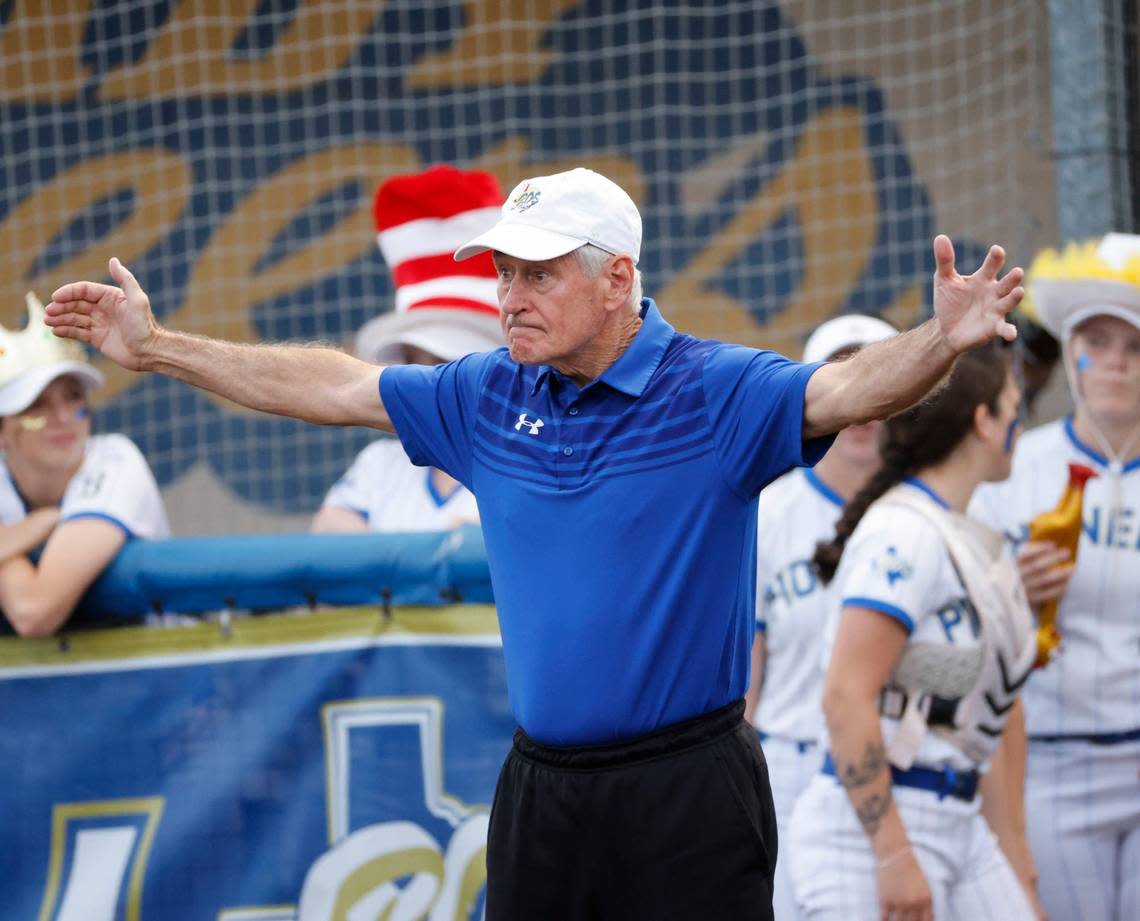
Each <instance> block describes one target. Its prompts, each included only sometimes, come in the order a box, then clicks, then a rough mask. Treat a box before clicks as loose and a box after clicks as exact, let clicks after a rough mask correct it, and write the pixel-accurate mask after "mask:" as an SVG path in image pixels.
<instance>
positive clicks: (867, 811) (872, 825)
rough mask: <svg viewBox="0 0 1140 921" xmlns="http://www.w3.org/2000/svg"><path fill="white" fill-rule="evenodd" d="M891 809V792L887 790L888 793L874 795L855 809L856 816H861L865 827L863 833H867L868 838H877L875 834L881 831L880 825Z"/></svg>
mask: <svg viewBox="0 0 1140 921" xmlns="http://www.w3.org/2000/svg"><path fill="white" fill-rule="evenodd" d="M890 808H891V790H890V787H888V788H887V792H886V793H873V794H871V795H870V796H868V797H867V798H866V799H865V800H863V802H862V803H860V804H859V805H858V806H856V807H855V814H856V815H857V816H859V821H860V823H862V825H863V831H865V832H866V833H867V837H868V838H873V837H875V832H877V831H878V830H879V825H880V823H881V822H882V821H883V816H885V815H886V814H887V810H888V809H890Z"/></svg>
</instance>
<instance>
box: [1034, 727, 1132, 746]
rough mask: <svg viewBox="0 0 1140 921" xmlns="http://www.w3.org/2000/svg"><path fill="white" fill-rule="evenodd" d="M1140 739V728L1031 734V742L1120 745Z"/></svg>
mask: <svg viewBox="0 0 1140 921" xmlns="http://www.w3.org/2000/svg"><path fill="white" fill-rule="evenodd" d="M1138 739H1140V728H1137V729H1126V730H1124V732H1090V733H1076V734H1075V735H1070V734H1069V733H1064V732H1062V733H1054V734H1051V735H1049V734H1047V735H1037V734H1034V735H1031V736H1030V737H1029V741H1030V742H1091V743H1092V744H1093V745H1119V744H1120V743H1121V742H1135V741H1137V740H1138Z"/></svg>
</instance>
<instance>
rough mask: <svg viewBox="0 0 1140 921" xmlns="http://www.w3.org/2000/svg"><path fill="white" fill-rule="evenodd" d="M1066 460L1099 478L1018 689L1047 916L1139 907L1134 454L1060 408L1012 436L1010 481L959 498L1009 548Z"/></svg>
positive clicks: (1139, 568)
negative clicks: (1052, 649)
mask: <svg viewBox="0 0 1140 921" xmlns="http://www.w3.org/2000/svg"><path fill="white" fill-rule="evenodd" d="M1070 462H1077V463H1082V464H1085V465H1087V466H1091V467H1092V468H1093V469H1094V470H1096V472H1097V474H1098V476H1097V478H1096V479H1093V480H1089V481H1088V483H1087V484H1086V485H1085V496H1084V507H1083V514H1082V519H1083V526H1082V533H1081V538H1080V544H1079V546H1078V548H1077V566H1076V569H1075V571H1074V573H1073V577H1072V579H1071V580H1070V582H1069V586H1068V589H1067V590H1066V592H1065V594H1064V596H1063V597H1062V599H1061V604H1060V606H1059V608H1058V613H1057V626H1058V628H1059V629H1060V631H1061V638H1062V639H1061V647H1060V649H1059V650H1058V651H1057V653H1056V654H1055V656H1054V658H1053V660H1052V661H1051V662H1050V663H1049V665H1047V666H1046V667H1045V668H1043V669H1041V670H1039V671H1036V672H1034V673H1033V674H1032V675H1031V676H1030V678H1029V681H1028V682H1027V683H1026V685H1025V688H1024V691H1023V693H1024V697H1025V710H1026V721H1027V728H1028V731H1029V755H1028V769H1027V774H1026V784H1025V800H1026V801H1025V813H1026V819H1027V822H1028V833H1029V843H1030V847H1031V848H1032V850H1033V855H1034V857H1035V859H1036V861H1037V870H1038V872H1039V874H1040V883H1039V885H1038V890H1039V893H1040V896H1041V901H1042V903H1043V904H1044V905H1045V908H1046V910H1047V911H1048V912H1049V916H1050V917H1051V918H1082V919H1084V921H1124V919H1125V918H1137V917H1140V873H1137V872H1136V868H1137V867H1140V738H1137V731H1138V729H1140V461H1134V462H1132V463H1131V464H1128V465H1126V466H1124V467H1123V469H1119V470H1114V469H1113V468H1112V466H1111V465H1110V464H1109V463H1108V461H1107V459H1106V458H1105V457H1104V456H1103V455H1102V454H1100V453H1099V452H1098V451H1096V450H1095V449H1094V448H1093V447H1091V446H1089V445H1086V444H1083V443H1082V442H1081V440H1080V439H1079V438H1078V436H1077V434H1076V432H1075V431H1074V430H1073V426H1072V421H1071V420H1069V419H1066V420H1061V421H1058V422H1055V423H1051V424H1049V425H1045V426H1042V427H1041V428H1038V429H1034V430H1033V431H1032V432H1029V433H1027V434H1026V435H1024V436H1022V438H1021V441H1020V442H1019V444H1018V446H1017V449H1016V451H1015V453H1014V459H1013V474H1012V476H1011V477H1010V479H1008V480H1006V481H1005V482H1003V483H998V484H993V485H987V486H986V487H984V488H983V489H981V490H979V491H978V493H977V494H976V495H975V497H974V502H973V503H972V505H971V509H970V510H971V513H972V514H974V515H975V516H976V517H977V518H978V519H979V520H981V521H984V522H986V523H987V524H989V525H990V526H991V527H994V528H999V529H1001V530H1002V531H1003V532H1004V534H1005V536H1006V540H1007V541H1008V543H1009V545H1010V548H1011V550H1016V548H1017V547H1018V546H1020V545H1021V544H1022V543H1023V542H1024V541H1025V540H1026V539H1027V536H1028V528H1029V521H1030V519H1031V518H1033V517H1034V516H1035V515H1038V514H1040V513H1041V512H1043V511H1046V510H1048V509H1051V508H1053V507H1054V506H1055V505H1056V504H1057V501H1058V499H1060V497H1061V493H1062V492H1063V490H1064V488H1065V484H1066V482H1067V481H1068V464H1069V463H1070Z"/></svg>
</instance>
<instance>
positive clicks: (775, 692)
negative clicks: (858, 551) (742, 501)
mask: <svg viewBox="0 0 1140 921" xmlns="http://www.w3.org/2000/svg"><path fill="white" fill-rule="evenodd" d="M842 511H843V498H842V497H841V496H840V495H839V494H838V493H836V492H835V491H834V490H832V489H831V488H830V487H828V486H827V485H826V484H825V483H824V482H823V481H822V480H820V479H819V477H818V476H816V474H815V473H814V472H813V471H812V470H811V469H809V468H797V469H795V470H792V471H790V472H788V473H786V474H784V475H783V476H782V477H780V478H779V479H777V480H775V481H774V482H772V483H771V484H769V485H768V486H766V487H764V489H763V490H762V491H761V493H760V511H759V520H758V528H757V532H758V536H757V554H756V575H757V579H756V629H757V631H759V632H761V633H763V634H764V644H765V645H764V649H765V661H764V678H763V684H762V685H761V688H760V703H759V706H758V708H757V710H756V726H757V729H758V730H759V731H760V734H761V739H762V740H763V742H762V744H763V747H764V757H765V759H766V760H767V762H768V780H769V783H770V784H771V787H772V801H773V803H774V805H775V807H776V827H777V831H778V834H779V837H780V840H781V841H785V840H787V838H788V834H789V832H790V824H789V823H790V820H791V815H792V807H793V806H794V805H795V802H796V799H797V797H799V795H800V793H801V792H802V791H803V789H804V787H805V786H807V784H808V782H809V781H810V780H811V778H812V777H813V776H814V775H815V774H816V773H817V772H818V771H819V766H820V758H821V755H820V750H819V745H818V744H817V740H818V737H819V733H820V730H821V728H822V726H823V715H822V713H821V711H820V705H819V702H820V695H821V694H822V693H823V658H822V650H823V644H822V642H821V636H822V634H823V627H824V624H825V623H826V620H827V611H828V603H829V599H830V598H831V593H830V591H829V590H828V587H827V586H825V585H824V584H823V583H822V582H821V581H820V580H819V577H818V576H817V575H816V571H815V567H814V566H813V565H812V562H811V560H812V556H813V555H814V554H815V545H816V544H817V543H818V542H819V541H821V540H830V539H831V538H832V537H833V536H834V535H835V523H836V522H837V521H838V520H839V516H840V514H841V513H842ZM772 908H773V910H774V912H775V917H777V918H781V919H786V921H797V919H798V918H799V917H800V915H799V912H798V910H797V908H796V903H795V898H794V896H793V893H792V884H791V879H790V877H789V875H788V860H787V859H786V858H784V857H783V855H781V859H779V860H777V861H776V873H775V879H774V881H773V890H772Z"/></svg>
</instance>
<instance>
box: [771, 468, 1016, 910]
mask: <svg viewBox="0 0 1140 921" xmlns="http://www.w3.org/2000/svg"><path fill="white" fill-rule="evenodd" d="M899 489H912V490H914V491H915V493H916V494H917V495H922V494H925V495H926V497H928V498H929V500H930V501H932V502H938V503H939V504H940V505H943V506H944V503H942V502H941V500H940V499H938V497H936V496H935V495H934V494H933V493H932V492H930V491H929V490H928V489H927V488H926V487H925V486H924V484H921V483H919V482H918V481H916V480H910V481H908V482H907V484H904V485H903V486H900V487H899ZM834 585H835V587H836V592H837V594H836V596H835V602H836V603H834V604H833V605H832V606H831V610H830V612H829V617H828V624H827V628H826V630H825V634H824V647H825V654H828V655H829V654H830V649H831V647H832V645H833V643H834V639H835V634H836V630H837V627H838V623H839V618H840V617H841V616H842V612H843V608H844V607H846V606H858V607H863V608H869V609H871V610H873V611H877V612H879V613H880V614H881V615H883V616H885V617H891V618H893V619H895V620H897V621H898V622H899V623H900V624H901V625H902V626H903V627H904V628H905V629H906V631H907V633H908V639H907V648H906V651H905V652H904V655H903V659H902V660H900V664H901V662H902V661H905V660H906V659H907V658H908V657H910V658H911V661H912V662H913V661H915V659H916V656H915V653H916V651H918V653H919V655H918V657H917V658H918V659H920V660H921V661H922V663H923V664H924V666H925V667H926V668H927V669H928V671H929V677H930V679H931V681H932V682H933V683H934V684H939V683H941V682H945V683H946V684H947V685H950V684H954V683H955V682H958V683H960V682H961V681H962V677H961V676H962V675H964V674H968V673H969V672H970V671H971V669H970V668H969V667H966V668H963V663H964V662H966V663H968V662H969V661H970V660H977V661H978V662H980V660H981V654H982V653H983V652H984V644H983V641H982V637H981V622H980V619H979V617H978V614H977V612H976V610H975V608H974V606H973V604H972V603H971V601H970V599H969V597H968V595H967V593H966V589H965V587H964V586H963V584H962V581H961V580H960V578H959V577H958V574H957V571H956V570H955V568H954V563H953V561H952V559H951V556H950V551H949V550H948V549H947V546H946V544H945V542H944V540H943V538H942V536H941V535H940V533H939V531H938V529H937V526H936V525H935V524H933V523H932V522H931V521H930V520H929V519H928V518H927V517H926V516H925V515H923V514H921V513H920V512H918V511H916V510H914V509H912V508H908V507H906V506H904V505H897V504H885V503H884V504H877V505H872V507H871V508H870V509H868V511H867V513H866V514H865V515H864V517H863V520H862V521H861V522H860V523H859V526H858V527H857V528H856V530H855V533H854V534H853V535H852V536H851V538H850V540H849V541H848V544H847V547H846V548H845V550H844V553H843V558H842V560H841V562H840V566H839V571H838V572H837V573H836V578H835V580H834ZM896 674H897V672H896ZM880 720H881V724H882V732H883V737H884V742H885V743H886V745H887V747H888V749H889V748H890V743H891V740H892V739H893V738H894V736H895V733H896V731H897V730H898V727H899V721H898V720H895V719H890V718H888V717H885V716H883V717H880ZM821 741H822V745H823V746H824V747H828V738H827V730H826V726H825V727H824V729H823V731H822V734H821ZM914 765H915V766H919V767H927V768H934V769H944V768H945V767H952V768H953V769H954V770H970V769H977V768H979V767H980V766H979V765H978V764H976V763H975V762H973V761H971V760H970V759H969V758H967V756H966V755H965V754H964V753H963V752H961V751H960V750H959V749H958V748H956V747H955V746H954V745H952V744H951V743H950V742H949V741H947V740H946V739H943V738H941V737H939V735H938V734H936V733H934V732H927V733H926V734H925V735H924V736H923V737H922V741H921V743H919V744H918V748H917V752H916V755H915V758H914ZM893 795H894V798H895V801H896V803H897V805H898V809H899V815H900V817H901V819H902V822H903V825H904V826H905V827H906V830H907V836H908V838H909V839H910V842H911V845H912V847H913V849H914V854H915V857H916V858H917V860H918V862H919V864H920V866H921V867H922V870H923V874H924V875H925V877H926V879H927V882H928V883H929V884H930V888H931V893H932V896H933V901H934V917H935V919H936V921H977V919H979V918H994V919H997V918H1002V919H1009V921H1030V919H1031V918H1032V911H1031V909H1030V907H1029V903H1028V901H1027V899H1026V897H1025V894H1024V892H1023V891H1022V890H1021V887H1020V885H1019V884H1018V882H1017V879H1016V877H1015V876H1014V873H1013V871H1012V869H1011V868H1010V866H1009V863H1008V861H1007V860H1006V859H1005V857H1004V855H1002V853H1001V851H1000V850H999V848H998V845H997V840H996V838H995V837H994V835H993V833H992V832H991V831H990V829H989V826H988V825H987V824H986V821H985V819H984V818H983V817H982V815H981V813H980V811H979V803H980V801H979V799H978V798H976V797H975V799H974V800H973V801H971V802H965V801H962V800H959V799H955V798H953V797H945V798H941V797H939V795H938V794H937V793H936V792H933V791H929V790H921V789H914V788H912V787H907V786H902V785H899V784H896V785H895V787H894V790H893ZM787 845H788V847H787V858H788V863H789V868H788V874H789V876H790V878H791V880H792V886H793V890H794V894H795V900H796V903H797V907H798V911H799V912H800V913H801V915H800V916H801V917H803V918H810V919H812V921H841V919H842V921H864V919H865V921H878V918H879V917H880V910H879V901H878V893H877V890H876V871H875V857H874V854H873V852H872V850H871V845H870V841H869V840H868V838H867V836H866V833H865V832H864V831H863V829H862V827H861V825H860V823H859V820H858V817H857V816H856V815H855V810H854V809H853V808H852V807H851V804H850V801H849V800H848V798H847V794H846V791H845V790H844V789H843V787H842V786H840V784H839V782H838V781H837V780H836V778H835V777H834V776H831V775H827V774H823V773H817V774H816V775H815V776H814V778H813V779H812V780H811V782H810V783H809V784H808V786H807V788H806V789H805V790H804V791H803V793H802V794H801V795H800V796H799V798H798V799H797V800H796V803H795V807H794V809H793V812H792V817H791V821H790V835H789V836H788V839H787Z"/></svg>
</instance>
